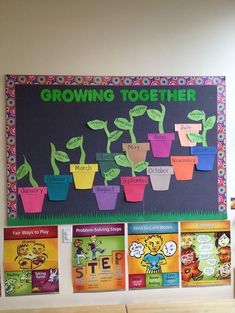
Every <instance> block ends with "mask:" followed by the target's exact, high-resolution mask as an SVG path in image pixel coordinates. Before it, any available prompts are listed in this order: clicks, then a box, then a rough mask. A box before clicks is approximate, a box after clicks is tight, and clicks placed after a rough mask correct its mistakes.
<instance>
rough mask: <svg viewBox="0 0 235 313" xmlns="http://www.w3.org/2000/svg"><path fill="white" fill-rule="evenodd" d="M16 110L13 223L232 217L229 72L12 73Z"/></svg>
mask: <svg viewBox="0 0 235 313" xmlns="http://www.w3.org/2000/svg"><path fill="white" fill-rule="evenodd" d="M16 106H17V107H16ZM6 118H7V121H6V125H7V126H6V137H7V147H6V148H7V149H6V150H7V158H6V160H7V171H8V172H7V186H8V199H7V205H8V225H9V226H16V225H33V224H36V225H39V224H42V225H45V224H72V223H73V221H74V220H75V219H77V220H79V222H80V223H102V222H104V223H107V222H109V223H112V222H113V223H115V222H117V221H122V222H136V221H139V220H140V218H141V221H157V220H158V221H160V220H162V221H166V220H167V221H169V220H171V221H178V220H184V219H187V220H188V219H190V220H198V219H199V220H200V219H204V220H206V219H207V220H208V219H215V220H224V219H226V218H227V212H226V173H225V171H226V158H225V157H226V156H225V150H226V149H225V127H224V126H225V77H222V76H221V77H157V76H156V77H155V76H154V77H111V76H109V77H97V76H96V77H94V76H41V75H7V76H6ZM42 125H43V127H42ZM35 138H36V139H35ZM29 147H30V148H29ZM39 160H40V161H39ZM182 194H183V195H184V197H181V195H182Z"/></svg>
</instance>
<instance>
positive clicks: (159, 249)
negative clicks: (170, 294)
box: [128, 222, 179, 289]
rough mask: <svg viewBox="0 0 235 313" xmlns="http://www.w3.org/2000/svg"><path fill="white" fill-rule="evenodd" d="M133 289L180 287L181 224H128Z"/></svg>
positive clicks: (129, 262)
mask: <svg viewBox="0 0 235 313" xmlns="http://www.w3.org/2000/svg"><path fill="white" fill-rule="evenodd" d="M128 275H129V289H144V288H146V289H148V288H170V287H179V251H178V223H176V222H162V223H130V224H128Z"/></svg>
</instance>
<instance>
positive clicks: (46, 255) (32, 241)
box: [4, 226, 59, 296]
mask: <svg viewBox="0 0 235 313" xmlns="http://www.w3.org/2000/svg"><path fill="white" fill-rule="evenodd" d="M57 245H58V243H57V226H48V227H46V226H45V227H44V226H42V227H17V228H5V229H4V287H5V294H6V296H18V295H29V294H36V293H48V292H58V291H59V270H58V247H57Z"/></svg>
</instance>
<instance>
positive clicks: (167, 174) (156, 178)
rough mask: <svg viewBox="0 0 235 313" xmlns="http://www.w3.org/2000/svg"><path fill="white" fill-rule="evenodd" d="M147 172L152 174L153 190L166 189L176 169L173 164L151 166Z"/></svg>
mask: <svg viewBox="0 0 235 313" xmlns="http://www.w3.org/2000/svg"><path fill="white" fill-rule="evenodd" d="M147 174H148V175H149V176H150V181H151V184H152V188H153V190H155V191H164V190H168V189H169V186H170V180H171V175H173V174H174V171H173V167H172V166H149V167H148V168H147Z"/></svg>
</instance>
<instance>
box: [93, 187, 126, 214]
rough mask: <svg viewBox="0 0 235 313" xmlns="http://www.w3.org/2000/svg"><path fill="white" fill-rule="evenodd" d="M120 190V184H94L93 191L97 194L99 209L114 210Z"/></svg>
mask: <svg viewBox="0 0 235 313" xmlns="http://www.w3.org/2000/svg"><path fill="white" fill-rule="evenodd" d="M119 192H120V186H94V187H93V193H94V194H95V196H96V201H97V204H98V208H99V210H101V211H111V210H114V209H115V206H116V201H117V195H118V193H119Z"/></svg>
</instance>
